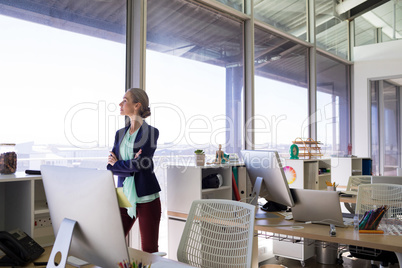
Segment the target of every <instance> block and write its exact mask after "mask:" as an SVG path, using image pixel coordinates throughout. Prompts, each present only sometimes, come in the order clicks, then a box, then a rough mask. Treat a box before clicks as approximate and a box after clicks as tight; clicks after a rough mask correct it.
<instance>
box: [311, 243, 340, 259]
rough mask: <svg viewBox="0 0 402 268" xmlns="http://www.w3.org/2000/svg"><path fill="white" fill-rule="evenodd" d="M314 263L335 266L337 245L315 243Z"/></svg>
mask: <svg viewBox="0 0 402 268" xmlns="http://www.w3.org/2000/svg"><path fill="white" fill-rule="evenodd" d="M317 243H318V244H317V247H316V261H317V262H318V263H322V264H336V260H337V257H338V244H336V243H328V242H317Z"/></svg>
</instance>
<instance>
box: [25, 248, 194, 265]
mask: <svg viewBox="0 0 402 268" xmlns="http://www.w3.org/2000/svg"><path fill="white" fill-rule="evenodd" d="M51 251H52V247H45V252H44V253H43V254H42V255H41V256H40V257H39V258H38V259H37V260H35V262H47V261H48V259H49V256H50V252H51ZM128 251H129V254H130V256H135V257H133V258H135V259H138V260H141V261H142V262H144V263H152V268H157V267H159V268H169V267H172V268H173V267H178V268H194V267H193V266H190V265H187V264H184V263H181V262H178V261H174V260H170V259H168V258H165V257H160V256H158V255H154V254H150V253H147V252H144V251H141V250H137V249H133V248H129V249H128ZM24 267H35V268H43V267H46V266H34V264H33V263H31V264H29V265H27V266H24ZM66 267H67V268H75V266H72V265H66ZM84 267H85V268H93V267H97V266H94V265H87V266H84ZM116 267H117V266H116ZM105 268H106V267H105Z"/></svg>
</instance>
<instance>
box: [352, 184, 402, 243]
mask: <svg viewBox="0 0 402 268" xmlns="http://www.w3.org/2000/svg"><path fill="white" fill-rule="evenodd" d="M381 206H387V207H388V210H387V212H386V213H385V214H384V216H383V218H382V220H381V222H380V224H379V227H378V229H380V230H383V231H384V232H385V233H386V234H391V235H401V234H402V185H398V184H380V183H378V184H361V185H360V186H359V191H358V193H357V203H356V214H358V215H359V220H360V219H361V218H362V217H363V216H364V213H365V212H367V211H370V210H373V209H377V208H379V207H381Z"/></svg>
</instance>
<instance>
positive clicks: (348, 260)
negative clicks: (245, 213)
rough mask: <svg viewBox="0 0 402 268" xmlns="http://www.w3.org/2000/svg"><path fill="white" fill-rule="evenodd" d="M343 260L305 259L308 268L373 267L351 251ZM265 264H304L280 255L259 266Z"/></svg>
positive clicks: (291, 267)
mask: <svg viewBox="0 0 402 268" xmlns="http://www.w3.org/2000/svg"><path fill="white" fill-rule="evenodd" d="M342 260H343V264H342V265H341V264H321V263H318V262H317V261H316V257H312V258H310V259H308V260H306V261H305V266H304V267H308V268H335V267H336V268H340V267H345V268H371V261H369V260H362V259H356V258H353V257H351V256H350V253H349V252H345V253H343V255H342ZM265 264H282V265H284V266H285V267H288V268H297V267H300V268H302V267H303V266H302V264H301V262H300V261H298V260H292V259H285V258H282V257H279V260H277V259H276V258H275V257H273V258H270V259H268V260H266V261H264V262H261V263H260V264H259V267H261V268H262V266H263V265H265ZM374 264H376V265H377V267H379V266H380V263H379V262H375V263H374ZM388 267H389V268H399V264H393V265H391V264H390V265H389V266H388Z"/></svg>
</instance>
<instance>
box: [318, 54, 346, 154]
mask: <svg viewBox="0 0 402 268" xmlns="http://www.w3.org/2000/svg"><path fill="white" fill-rule="evenodd" d="M349 92H350V90H349V66H348V65H345V64H343V63H340V62H338V61H335V60H333V59H330V58H329V57H327V56H325V55H323V54H320V53H317V112H316V113H317V114H316V115H317V139H318V140H319V141H320V142H322V143H323V145H322V146H321V148H322V149H321V152H322V153H324V155H326V156H328V157H329V156H331V155H338V156H344V155H346V154H348V144H349V141H350V138H349V137H350V127H349V124H350V112H349V110H350V109H349V107H350V101H349Z"/></svg>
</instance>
